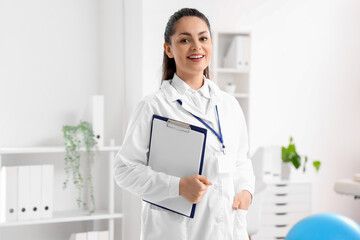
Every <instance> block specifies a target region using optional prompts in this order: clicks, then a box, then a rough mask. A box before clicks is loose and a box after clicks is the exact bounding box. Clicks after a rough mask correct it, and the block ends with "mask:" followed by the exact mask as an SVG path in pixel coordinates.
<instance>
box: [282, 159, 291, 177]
mask: <svg viewBox="0 0 360 240" xmlns="http://www.w3.org/2000/svg"><path fill="white" fill-rule="evenodd" d="M291 164H292V163H291V162H282V164H281V179H282V180H289V179H290V174H291Z"/></svg>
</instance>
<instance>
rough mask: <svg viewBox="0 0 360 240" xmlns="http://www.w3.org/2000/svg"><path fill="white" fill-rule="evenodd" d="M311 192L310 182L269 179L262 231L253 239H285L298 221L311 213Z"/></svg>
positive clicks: (262, 217)
mask: <svg viewBox="0 0 360 240" xmlns="http://www.w3.org/2000/svg"><path fill="white" fill-rule="evenodd" d="M311 193H312V192H311V183H310V182H304V181H284V180H276V181H268V182H267V188H266V190H265V197H264V200H265V201H264V204H263V207H262V209H263V211H262V214H261V226H260V231H259V232H258V233H256V234H255V235H254V236H252V239H254V240H275V239H285V237H286V235H287V233H288V232H289V231H290V229H291V228H292V227H293V226H294V225H295V224H296V223H297V222H298V221H300V220H301V219H303V218H305V217H307V216H309V215H310V214H311Z"/></svg>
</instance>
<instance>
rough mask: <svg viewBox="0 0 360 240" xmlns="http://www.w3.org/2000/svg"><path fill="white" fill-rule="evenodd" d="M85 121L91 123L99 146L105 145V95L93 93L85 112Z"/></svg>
mask: <svg viewBox="0 0 360 240" xmlns="http://www.w3.org/2000/svg"><path fill="white" fill-rule="evenodd" d="M82 120H84V121H87V122H89V123H91V125H92V128H93V132H94V136H95V140H96V141H97V145H98V146H99V147H102V146H104V131H105V130H104V128H105V125H104V96H103V95H93V96H91V98H90V99H89V103H88V105H87V107H86V109H85V112H84V114H83V119H82Z"/></svg>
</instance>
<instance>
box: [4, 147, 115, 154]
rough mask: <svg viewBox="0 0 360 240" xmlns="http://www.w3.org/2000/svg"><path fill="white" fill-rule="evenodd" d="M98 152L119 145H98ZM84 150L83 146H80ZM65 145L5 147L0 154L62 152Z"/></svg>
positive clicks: (113, 148) (111, 149)
mask: <svg viewBox="0 0 360 240" xmlns="http://www.w3.org/2000/svg"><path fill="white" fill-rule="evenodd" d="M98 149H99V152H111V151H119V150H120V146H104V147H99V148H98ZM81 151H85V148H81ZM64 152H65V147H58V146H55V147H7V148H0V154H21V153H23V154H28V153H64Z"/></svg>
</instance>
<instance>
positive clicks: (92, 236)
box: [87, 231, 98, 240]
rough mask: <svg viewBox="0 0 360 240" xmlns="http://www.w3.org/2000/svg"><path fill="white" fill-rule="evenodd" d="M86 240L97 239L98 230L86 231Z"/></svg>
mask: <svg viewBox="0 0 360 240" xmlns="http://www.w3.org/2000/svg"><path fill="white" fill-rule="evenodd" d="M87 240H98V232H95V231H91V232H87Z"/></svg>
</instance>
